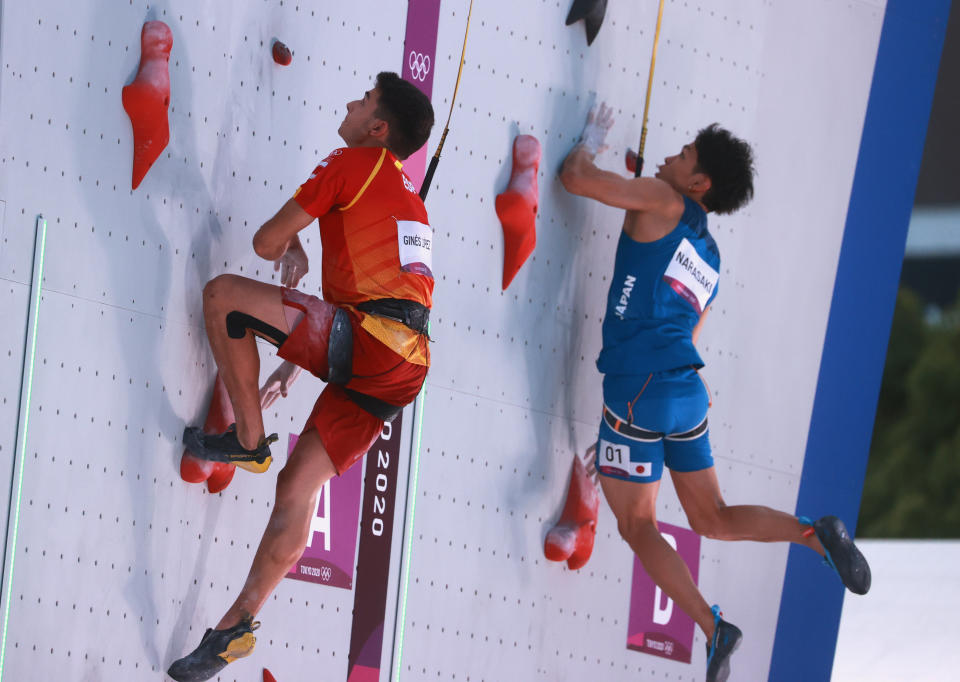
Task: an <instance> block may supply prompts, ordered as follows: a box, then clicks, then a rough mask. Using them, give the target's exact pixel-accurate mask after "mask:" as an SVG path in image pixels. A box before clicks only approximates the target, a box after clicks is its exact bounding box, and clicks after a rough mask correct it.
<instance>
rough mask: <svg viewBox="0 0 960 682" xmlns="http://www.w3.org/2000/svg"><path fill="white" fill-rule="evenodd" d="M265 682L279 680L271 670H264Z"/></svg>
mask: <svg viewBox="0 0 960 682" xmlns="http://www.w3.org/2000/svg"><path fill="white" fill-rule="evenodd" d="M263 682H277V678H276V677H274V676H273V674H272V673H271V672H270V671H269V670H267V669H266V668H264V669H263Z"/></svg>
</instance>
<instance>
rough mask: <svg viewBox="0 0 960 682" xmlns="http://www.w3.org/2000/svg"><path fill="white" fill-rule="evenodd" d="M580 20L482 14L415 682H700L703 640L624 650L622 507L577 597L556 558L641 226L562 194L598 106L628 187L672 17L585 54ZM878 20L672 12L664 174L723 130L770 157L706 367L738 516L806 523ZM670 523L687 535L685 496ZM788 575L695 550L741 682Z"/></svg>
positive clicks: (446, 282)
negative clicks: (501, 218) (506, 213)
mask: <svg viewBox="0 0 960 682" xmlns="http://www.w3.org/2000/svg"><path fill="white" fill-rule="evenodd" d="M569 5H570V3H567V2H561V3H556V2H537V3H523V4H518V3H511V4H509V5H508V4H505V3H478V4H476V5H475V7H474V14H473V18H472V21H471V28H470V43H469V45H468V60H467V64H466V67H465V69H464V76H463V81H462V83H461V90H460V94H459V96H458V100H457V104H456V107H455V109H454V114H453V117H454V118H453V123H452V124H451V133H450V136H449V138H448V140H447V147H446V148H445V152H444V153H445V159H446V160H445V161H444V164H445V165H442V166H441V172H440V173H439V174H438V178H437V180H436V181H435V182H434V186H433V187H432V188H431V190H430V191H431V199H430V200H431V201H432V203H431V206H430V209H431V218H432V222H433V225H434V227H435V229H436V230H437V263H438V264H439V266H438V271H439V273H440V280H439V281H438V284H437V293H436V297H435V318H434V320H435V322H434V325H433V328H432V332H431V333H432V335H433V336H434V338H436V340H437V343H436V344H435V346H434V356H433V357H434V365H433V370H432V372H431V375H430V377H429V380H428V384H427V390H426V395H425V398H424V424H423V448H422V452H421V463H420V477H419V487H418V489H417V493H416V494H417V497H416V513H415V525H414V530H413V548H412V554H411V556H410V557H409V561H410V565H411V570H410V578H409V584H410V589H409V595H408V607H407V611H406V618H405V620H404V646H403V651H402V660H401V661H400V666H399V667H400V673H401V675H400V677H401V679H404V680H437V679H444V680H447V679H470V680H488V681H490V680H505V679H511V680H545V681H546V680H549V681H551V682H552V681H554V680H571V681H572V680H581V679H609V680H614V679H616V680H621V679H622V680H628V679H629V680H636V679H670V680H700V679H703V671H704V669H705V658H704V653H703V651H704V647H703V637H702V636H701V635H700V634H699V633H698V634H697V636H696V638H695V639H694V641H693V646H692V651H693V656H692V661H691V662H690V663H684V662H678V661H674V660H669V659H667V658H664V657H660V656H654V655H649V654H645V653H638V652H636V651H633V650H628V649H627V630H628V619H629V617H630V613H629V607H630V596H631V580H632V572H633V558H632V555H631V552H630V550H629V548H628V547H627V545H626V544H625V543H624V542H623V541H622V540H621V539H620V537H619V535H618V533H617V528H616V521H615V519H614V518H613V516H612V515H611V514H610V512H609V510H608V509H607V508H606V506H605V504H604V503H603V502H601V511H600V518H599V528H598V535H597V541H596V546H595V548H594V554H593V557H592V559H591V560H590V562H589V563H588V564H587V565H586V567H584V568H583V569H581V570H579V571H576V572H571V571H569V570H568V569H567V568H566V566H565V565H564V564H554V563H550V562H548V561H546V560H545V559H544V557H543V550H542V547H543V539H544V536H545V534H546V532H547V530H548V529H549V528H550V527H551V526H552V525H553V523H554V522H555V521H556V519H557V518H558V516H559V514H560V510H561V507H562V504H563V499H564V496H565V493H566V487H567V481H568V480H569V475H570V468H571V461H572V457H573V454H574V453H576V452H582V451H583V450H584V449H585V448H586V447H587V446H588V445H589V444H590V443H591V442H593V441H594V440H595V439H596V433H597V427H598V424H599V417H600V412H599V411H600V406H601V394H600V376H599V375H598V374H597V372H596V368H595V365H594V362H595V360H596V357H597V354H598V352H599V350H600V324H601V319H602V316H603V312H604V304H605V301H606V293H607V290H608V287H609V286H610V281H609V277H610V274H611V272H612V269H613V256H614V250H615V246H616V241H617V239H618V237H619V232H620V226H621V223H622V220H623V212H622V211H618V210H615V209H610V208H607V207H603V206H600V205H598V204H597V203H595V202H589V201H586V200H583V199H580V198H576V197H573V196H571V195H569V194H567V193H566V192H565V191H564V190H563V188H562V187H561V186H560V184H559V182H558V181H557V179H556V173H557V170H558V169H559V166H560V163H561V161H562V159H563V158H564V156H565V155H566V154H567V153H568V151H569V150H570V149H571V147H572V146H573V144H574V143H575V142H576V141H577V138H578V136H579V134H580V131H581V129H582V126H583V122H584V120H585V117H586V114H587V112H588V110H589V108H590V106H591V104H592V103H593V102H594V101H598V100H601V99H603V100H606V101H607V102H608V103H609V104H610V105H611V106H612V107H613V109H614V113H615V117H616V123H615V125H614V127H613V129H612V131H611V134H610V136H609V138H608V142H609V145H610V149H609V151H608V152H606V153H604V154H601V155H600V157H599V158H598V163H599V165H601V166H603V167H605V168H608V169H612V170H615V171H620V172H624V173H625V170H624V161H623V153H624V151H625V149H626V148H627V147H628V146H632V147H634V148H636V145H637V140H638V138H639V135H640V123H641V117H642V107H643V95H644V89H645V86H646V82H647V69H648V68H649V55H650V50H651V47H652V43H653V29H654V26H655V22H656V10H657V3H656V2H632V3H626V2H611V3H609V4H608V8H607V16H606V19H605V20H604V23H603V26H602V28H601V30H600V33H599V35H598V37H597V39H596V41H595V42H594V43H593V45H592V46H590V47H587V45H586V41H585V37H584V31H583V27H582V24H578V25H575V26H572V27H570V28H563V22H564V18H565V16H566V13H567V11H568V9H569ZM882 20H883V3H842V4H841V3H826V2H818V3H789V2H773V3H770V2H761V1H760V0H757V1H756V2H726V3H695V2H689V3H688V2H668V3H666V7H665V10H664V19H663V28H662V33H661V37H660V44H659V53H658V61H657V70H656V76H655V82H654V88H653V95H652V107H651V115H650V122H649V130H650V132H649V136H648V138H647V146H646V158H647V165H646V173H647V174H652V173H653V172H654V170H655V167H654V166H655V164H657V163H660V162H661V161H662V159H663V158H664V156H665V155H668V154H673V153H676V152H678V151H679V149H680V147H681V146H682V145H684V144H685V143H687V142H690V141H691V140H692V139H693V138H694V137H695V135H696V133H697V130H698V129H699V128H701V127H703V126H705V125H707V124H709V123H711V122H713V121H719V122H720V123H721V124H722V125H724V126H725V127H728V128H730V129H731V130H733V131H735V132H736V133H737V134H738V135H740V136H743V137H745V138H746V139H748V140H750V141H751V142H752V143H753V145H754V148H755V150H756V155H757V169H758V177H757V193H756V196H757V198H756V200H755V201H754V202H753V203H752V204H751V205H750V206H749V207H748V208H747V209H746V210H744V211H741V212H740V213H738V214H736V215H734V216H730V217H727V216H716V217H711V221H710V224H711V229H712V231H713V233H714V235H715V237H716V239H717V241H718V243H719V246H720V251H721V254H722V257H723V266H722V272H721V280H720V281H721V283H720V291H719V296H718V298H717V301H716V304H715V306H714V309H713V312H712V313H711V315H710V318H709V320H708V323H707V325H706V327H705V329H704V332H703V336H702V341H701V347H702V353H703V356H704V359H705V361H706V363H707V367H706V370H705V371H704V376H705V378H706V380H707V382H708V383H709V385H710V387H711V389H712V391H713V410H712V413H711V415H710V424H711V427H712V428H711V439H712V442H713V445H714V451H715V456H716V463H717V472H718V476H719V478H720V482H721V487H722V490H723V493H724V495H725V497H726V499H727V500H728V502H730V503H731V504H733V503H757V504H766V505H770V506H773V507H777V508H781V509H785V510H788V511H792V510H793V508H794V505H795V503H796V499H797V490H798V485H799V480H800V472H801V468H802V466H803V459H804V452H805V446H806V433H807V429H808V428H809V425H810V414H811V407H812V404H813V397H814V391H815V388H816V383H817V369H818V366H819V361H820V349H821V347H822V344H823V338H824V332H825V327H826V322H827V313H828V311H829V306H830V300H831V295H832V288H833V280H834V275H835V272H836V267H837V258H838V253H839V248H840V241H841V238H842V235H843V228H844V221H845V219H846V208H847V202H848V199H849V195H850V188H851V183H852V178H853V170H854V165H855V162H856V159H857V153H858V148H859V142H860V130H861V127H862V125H863V119H864V113H865V109H866V102H867V95H868V93H869V90H870V79H871V75H872V72H873V64H874V59H875V56H876V51H877V44H878V40H879V35H880V28H881V24H882ZM439 23H440V28H439V36H440V38H439V43H438V46H437V64H438V65H439V66H438V71H437V74H436V77H437V81H436V82H435V84H434V88H435V92H438V93H449V92H450V91H451V90H452V87H453V79H454V77H455V75H456V72H455V69H453V68H452V67H453V66H454V65H455V64H456V61H457V58H458V56H459V53H460V47H461V42H460V41H461V38H462V26H463V12H462V7H461V6H460V5H459V3H453V4H448V3H445V4H444V5H443V6H442V8H441V13H440V22H439ZM444 65H450V67H449V68H447V69H443V70H441V69H440V68H439V67H443V66H444ZM838 98H842V100H843V102H844V103H845V104H844V106H843V107H842V108H838V107H837V106H836V101H837V99H838ZM435 101H440V100H437V99H436V98H435ZM518 133H522V134H531V135H534V136H536V137H537V138H538V139H539V140H540V141H541V143H542V145H543V160H542V163H541V166H540V174H539V186H540V204H539V215H538V218H537V248H536V251H535V252H534V254H533V256H532V257H531V258H530V260H529V261H528V262H527V264H526V265H525V266H524V268H523V269H522V270H521V271H520V273H519V274H518V275H517V277H516V279H515V280H514V283H513V284H512V285H511V286H510V288H509V289H508V290H507V291H505V292H502V291H501V290H500V274H501V258H502V237H501V232H500V226H499V223H498V221H497V217H496V214H495V211H494V202H493V199H494V197H495V195H496V194H497V193H498V192H501V191H503V190H504V189H505V187H506V184H507V181H508V178H509V173H510V150H511V144H512V141H513V138H514V136H515V135H517V134H518ZM801 197H802V198H803V199H802V200H798V198H801ZM813 197H815V198H816V200H807V198H813ZM817 512H820V513H826V512H825V511H822V510H815V511H812V512H811V513H817ZM659 513H660V519H661V520H662V521H665V522H666V523H668V524H672V525H674V526H680V527H682V528H688V527H689V526H688V524H687V521H686V519H685V517H684V515H683V512H682V510H681V508H680V506H679V503H678V501H677V498H676V496H675V494H674V492H673V489H672V485H671V484H670V483H669V482H666V483H665V484H664V486H663V487H662V489H661V495H660V505H659ZM850 521H853V519H850ZM786 561H787V548H786V547H785V546H770V545H762V544H753V543H738V544H734V543H721V542H714V541H709V540H704V541H702V543H701V544H700V556H699V584H700V586H701V588H702V590H703V592H704V594H705V595H706V598H707V599H708V600H710V602H711V603H713V602H718V603H719V604H720V605H721V606H722V607H723V609H724V611H725V613H726V615H727V617H728V618H730V619H731V620H732V621H734V622H736V623H737V624H738V625H740V626H741V627H742V628H743V630H744V632H746V633H747V636H746V637H745V639H744V643H743V645H742V647H741V649H740V650H739V652H738V654H737V657H736V659H735V668H734V669H735V677H734V679H762V678H764V677H765V675H766V673H767V669H768V666H769V664H770V656H771V650H772V646H773V640H774V635H775V633H776V629H777V617H778V608H779V594H780V590H781V588H782V582H783V575H784V568H785V565H786ZM641 608H644V609H646V610H647V612H648V614H652V613H653V611H654V609H655V608H659V609H663V606H662V605H660V604H657V605H654V604H653V603H651V602H647V603H645V604H642V605H641ZM674 613H675V614H677V616H678V617H679V614H678V613H677V610H674ZM648 619H649V617H648ZM598 676H599V677H598Z"/></svg>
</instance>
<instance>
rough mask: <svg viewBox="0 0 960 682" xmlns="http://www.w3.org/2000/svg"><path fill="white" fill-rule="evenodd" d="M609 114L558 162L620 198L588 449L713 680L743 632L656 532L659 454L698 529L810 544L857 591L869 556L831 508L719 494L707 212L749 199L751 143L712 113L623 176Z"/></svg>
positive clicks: (601, 196)
mask: <svg viewBox="0 0 960 682" xmlns="http://www.w3.org/2000/svg"><path fill="white" fill-rule="evenodd" d="M612 125H613V116H612V112H611V111H610V109H608V108H607V107H606V106H605V105H602V104H601V105H600V107H599V109H598V110H597V109H595V110H594V111H591V113H590V115H589V117H588V118H587V125H586V127H585V128H584V132H583V136H582V138H581V141H580V143H579V144H577V146H576V147H574V148H573V150H572V151H571V152H570V154H569V155H568V156H567V158H566V160H565V161H564V164H563V168H562V170H561V173H560V180H561V182H562V183H563V186H564V187H565V188H566V190H567V191H568V192H571V193H572V194H577V195H580V196H584V197H588V198H590V199H595V200H597V201H600V202H603V203H604V204H607V205H609V206H613V207H617V208H623V209H626V217H625V218H624V221H623V230H622V232H621V234H620V239H619V243H618V245H617V253H616V258H615V262H614V270H613V278H612V280H611V283H610V293H609V295H608V298H607V309H606V314H605V317H604V321H603V349H602V350H601V352H600V357H599V359H598V360H597V367H598V369H599V370H600V371H601V372H602V373H603V416H602V419H601V421H600V433H599V438H598V440H597V444H596V453H595V460H594V461H595V463H596V469H597V471H598V473H599V474H600V477H599V478H600V484H601V488H602V489H603V493H604V496H605V497H606V499H607V502H608V503H609V504H610V508H611V510H612V511H613V513H614V515H615V516H616V517H617V524H618V527H619V530H620V534H621V535H622V536H623V538H624V540H626V541H627V543H628V544H629V545H630V547H631V549H633V551H634V552H636V554H637V556H638V557H639V558H640V560H641V562H643V566H644V568H645V569H646V572H647V573H648V574H649V575H650V577H651V578H652V579H653V581H654V582H656V583H657V585H659V586H660V588H661V589H662V590H663V591H664V592H665V593H666V594H667V595H668V596H669V597H670V598H671V599H673V601H674V602H675V603H676V604H677V605H678V606H680V608H682V609H683V610H684V611H685V612H686V613H688V614H689V615H690V616H691V617H692V618H693V619H694V620H695V621H696V622H697V624H698V625H699V626H700V628H701V629H702V630H703V633H704V635H705V636H706V638H707V642H708V644H707V680H709V681H713V680H725V679H726V678H727V676H728V675H729V671H730V656H731V654H732V653H733V651H734V650H735V649H736V647H737V646H738V645H739V643H740V639H741V637H742V635H741V632H740V630H739V629H738V628H737V627H736V626H734V625H732V624H731V623H729V622H727V621H725V620H723V618H721V614H720V611H719V608H718V607H716V606H714V607H712V608H711V607H710V606H708V605H707V602H706V601H704V598H703V597H702V596H701V594H700V592H699V590H698V589H697V586H696V584H695V583H694V582H693V580H692V578H691V576H690V572H689V570H688V569H687V566H686V564H685V563H684V562H683V559H682V558H681V557H680V555H679V554H677V552H676V551H675V550H674V549H673V548H672V547H671V546H670V545H669V544H668V543H667V542H666V541H665V540H664V539H663V538H662V537H661V535H660V533H659V531H658V530H657V524H656V499H657V492H658V491H659V487H660V478H661V475H662V473H663V468H664V466H666V467H667V468H668V469H670V476H671V478H672V479H673V483H674V487H675V488H676V492H677V496H678V497H679V499H680V503H681V504H682V505H683V509H684V511H685V512H686V515H687V519H688V520H689V522H690V527H691V528H692V529H693V530H694V531H695V532H697V533H699V534H700V535H704V536H706V537H710V538H715V539H719V540H754V541H758V542H777V541H789V542H795V543H797V544H801V545H805V546H807V547H809V548H810V549H812V550H814V551H816V552H818V553H819V554H821V555H824V556H825V558H826V559H827V561H828V562H829V564H830V565H831V566H833V567H834V569H835V570H836V571H837V573H838V574H839V576H840V578H841V580H842V581H843V583H844V585H846V586H847V588H849V589H850V590H851V591H853V592H855V593H857V594H864V593H866V592H867V590H868V589H869V588H870V567H869V566H868V564H867V562H866V560H865V559H864V557H863V555H862V554H861V553H860V551H859V550H858V549H857V548H856V546H855V545H854V543H853V541H852V540H851V539H850V536H849V535H848V534H847V530H846V528H845V527H844V525H843V522H842V521H840V519H838V518H836V517H835V516H827V517H823V518H821V519H819V520H817V521H811V520H809V519H806V518H799V519H798V518H797V517H795V516H793V515H791V514H787V513H785V512H781V511H776V510H774V509H770V508H768V507H762V506H753V505H750V506H747V505H740V506H727V505H726V503H725V502H724V500H723V496H722V495H721V493H720V486H719V483H718V482H717V474H716V471H715V468H714V465H713V457H712V456H711V453H710V441H709V432H708V429H707V407H708V405H709V402H710V397H709V393H708V391H707V389H706V387H705V385H704V383H703V381H701V378H700V376H699V374H698V370H699V369H700V368H701V367H703V360H701V358H700V355H699V354H698V353H697V350H696V347H695V344H696V341H697V336H698V334H699V332H700V329H701V327H702V326H703V323H704V320H705V319H706V317H707V314H708V313H709V311H710V306H711V304H712V303H713V301H714V299H715V297H716V296H717V292H718V290H719V281H718V280H719V273H720V252H719V250H718V248H717V244H716V242H715V241H714V239H713V237H712V236H711V235H710V232H709V231H708V229H707V214H708V213H710V212H714V213H720V214H726V213H732V212H734V211H736V210H737V209H739V208H740V207H742V206H743V205H744V204H746V203H747V202H748V201H749V200H750V199H751V198H752V197H753V174H754V168H753V153H752V150H751V148H750V146H749V145H748V144H747V143H746V142H744V141H742V140H740V139H737V138H736V137H734V136H733V135H731V134H730V133H729V132H728V131H726V130H724V129H722V128H720V127H718V126H717V125H716V124H714V125H711V126H709V127H707V128H704V129H703V130H701V131H700V132H699V133H698V134H697V137H696V139H695V140H694V141H693V142H691V143H689V144H687V145H685V146H684V147H683V148H682V149H681V150H680V152H679V153H678V154H676V155H674V156H670V157H667V158H666V159H665V160H664V162H663V164H662V165H660V166H659V167H658V169H657V173H656V176H655V177H654V178H629V179H628V178H625V177H622V176H620V175H618V174H616V173H612V172H608V171H604V170H601V169H599V168H597V166H596V165H594V162H593V159H594V157H595V156H596V154H597V153H598V152H599V151H600V150H601V149H603V148H605V146H604V140H605V139H606V134H607V131H608V130H609V129H610V127H611V126H612Z"/></svg>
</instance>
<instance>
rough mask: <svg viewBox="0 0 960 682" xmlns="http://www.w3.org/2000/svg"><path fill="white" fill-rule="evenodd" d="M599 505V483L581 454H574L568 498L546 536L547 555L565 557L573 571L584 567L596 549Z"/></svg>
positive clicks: (544, 552)
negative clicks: (592, 479) (595, 481)
mask: <svg viewBox="0 0 960 682" xmlns="http://www.w3.org/2000/svg"><path fill="white" fill-rule="evenodd" d="M599 507H600V495H599V494H598V493H597V486H595V485H594V483H593V481H591V480H590V477H589V476H588V475H587V470H586V467H584V466H583V462H581V461H580V458H579V457H574V458H573V472H572V473H571V474H570V487H569V488H568V490H567V501H566V503H565V504H564V505H563V514H561V515H560V520H559V521H557V525H555V526H554V527H553V528H551V529H550V532H549V533H547V538H546V540H544V543H543V554H544V556H546V557H547V558H548V559H549V560H550V561H563V560H566V562H567V566H568V567H569V568H570V570H571V571H575V570H577V569H578V568H582V567H583V566H584V565H585V564H586V563H587V560H588V559H589V558H590V554H591V553H592V552H593V540H594V537H596V534H597V510H598V509H599Z"/></svg>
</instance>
